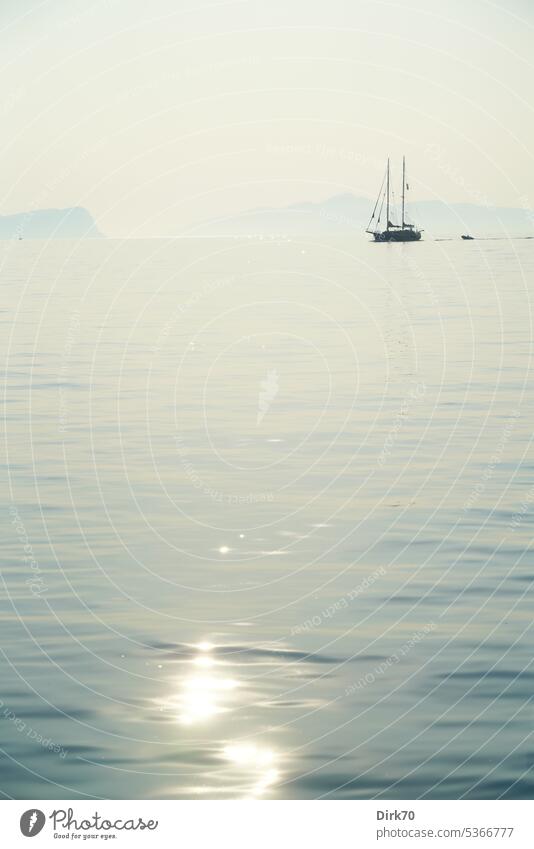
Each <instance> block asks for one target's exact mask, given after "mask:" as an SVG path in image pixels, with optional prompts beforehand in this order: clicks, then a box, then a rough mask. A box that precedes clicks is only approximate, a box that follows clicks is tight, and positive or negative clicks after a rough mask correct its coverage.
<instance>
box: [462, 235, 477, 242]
mask: <svg viewBox="0 0 534 849" xmlns="http://www.w3.org/2000/svg"><path fill="white" fill-rule="evenodd" d="M474 238H475V237H474V236H467V235H465V236H462V239H463V240H464V242H472V241H473V239H474Z"/></svg>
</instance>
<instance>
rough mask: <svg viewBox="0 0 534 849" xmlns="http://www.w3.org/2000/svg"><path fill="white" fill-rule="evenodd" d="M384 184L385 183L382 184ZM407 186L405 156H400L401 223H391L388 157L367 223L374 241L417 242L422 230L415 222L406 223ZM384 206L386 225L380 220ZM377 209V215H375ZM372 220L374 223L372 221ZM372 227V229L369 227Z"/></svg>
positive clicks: (367, 231) (368, 231)
mask: <svg viewBox="0 0 534 849" xmlns="http://www.w3.org/2000/svg"><path fill="white" fill-rule="evenodd" d="M384 184H385V185H384ZM407 189H409V186H408V184H407V182H406V157H405V156H403V157H402V223H401V224H393V223H392V221H391V194H392V192H391V179H390V167H389V159H388V164H387V168H386V173H385V175H384V179H383V180H382V185H381V186H380V192H379V193H378V197H377V199H376V203H375V208H374V209H373V214H372V215H371V220H370V221H369V224H368V225H367V229H366V231H365V232H366V233H371V234H372V236H373V238H374V240H375V242H418V241H419V239H420V238H421V233H422V230H418V229H417V228H416V226H415V224H408V222H407V221H406V220H405V217H406V190H407ZM384 204H385V206H386V227H385V229H384V226H383V224H382V223H381V222H382V213H383V211H384ZM377 211H378V217H376V216H377ZM373 222H374V223H373ZM371 228H372V229H371Z"/></svg>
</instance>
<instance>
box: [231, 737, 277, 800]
mask: <svg viewBox="0 0 534 849" xmlns="http://www.w3.org/2000/svg"><path fill="white" fill-rule="evenodd" d="M223 755H224V757H225V758H226V760H228V761H230V762H231V763H232V764H234V765H235V766H236V767H237V768H239V770H240V771H242V772H244V773H245V777H246V781H247V784H248V783H249V781H250V783H251V786H250V788H248V789H247V790H246V791H245V798H249V799H254V798H257V797H258V796H261V795H262V794H263V793H265V792H266V791H267V790H269V789H270V788H271V787H272V786H273V784H276V782H277V781H278V780H279V778H280V772H279V770H278V769H277V768H276V761H277V756H276V754H275V752H274V751H273V750H272V749H268V748H266V747H264V746H257V745H256V744H255V743H237V744H235V745H231V746H226V748H225V749H224V751H223Z"/></svg>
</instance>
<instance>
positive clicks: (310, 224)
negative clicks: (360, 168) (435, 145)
mask: <svg viewBox="0 0 534 849" xmlns="http://www.w3.org/2000/svg"><path fill="white" fill-rule="evenodd" d="M373 205H374V201H372V200H371V199H370V198H364V197H357V196H356V195H352V194H350V193H345V194H338V195H334V196H332V197H330V198H327V199H326V200H324V201H320V202H318V203H295V204H292V205H291V206H286V207H283V208H261V209H251V210H249V211H247V212H243V213H241V214H238V215H234V216H231V217H228V218H218V219H213V220H210V221H207V222H203V223H200V224H198V225H197V226H196V227H194V228H191V229H190V230H189V231H188V232H189V233H192V234H194V235H199V236H204V235H206V236H212V235H221V236H223V235H237V236H239V235H273V234H274V235H281V236H283V235H286V236H306V235H308V236H313V235H333V236H335V235H345V234H349V233H350V234H354V233H355V232H358V231H361V233H362V235H363V231H364V230H365V227H366V225H367V223H368V221H369V218H370V216H371V212H372V210H373ZM410 211H411V212H412V214H413V215H414V217H415V218H416V220H417V222H418V224H420V225H421V227H422V228H423V229H424V230H425V234H424V235H423V238H425V237H426V238H446V237H451V238H459V236H460V235H461V234H462V233H472V234H473V235H474V236H476V237H478V238H484V237H486V238H491V237H503V236H518V237H523V238H525V237H527V236H531V237H534V211H533V210H531V209H523V208H512V207H497V206H482V205H478V204H474V203H453V204H447V203H444V202H443V201H435V200H426V201H419V202H418V203H414V204H410V207H409V209H408V213H409V212H410ZM395 214H396V210H395V208H394V209H393V217H394V216H395ZM408 218H409V215H408Z"/></svg>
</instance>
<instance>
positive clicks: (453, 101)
mask: <svg viewBox="0 0 534 849" xmlns="http://www.w3.org/2000/svg"><path fill="white" fill-rule="evenodd" d="M533 43H534V3H532V0H506V2H504V0H500V2H489V0H447V2H443V0H389V2H383V0H268V2H267V0H229V2H225V1H224V0H222V1H221V0H215V2H211V0H151V2H146V0H143V2H141V0H93V2H91V3H90V4H88V3H87V0H2V2H1V4H0V64H1V65H2V66H3V73H2V74H1V76H0V79H1V80H2V83H1V92H0V126H1V132H0V148H1V156H2V168H0V198H1V200H0V214H3V215H7V214H11V213H15V212H21V211H25V210H28V209H34V208H50V207H69V206H84V207H86V208H87V209H88V210H89V211H90V212H91V213H92V215H93V216H94V218H95V219H96V221H97V224H98V226H99V228H100V229H101V230H102V231H103V232H104V233H106V235H109V236H114V237H158V236H171V235H178V234H181V233H184V232H194V227H195V225H196V224H198V223H200V222H203V221H206V220H212V219H218V218H221V219H224V218H225V217H226V216H231V215H234V214H236V213H238V212H240V211H242V210H246V209H251V208H257V207H264V206H286V205H288V204H291V203H297V202H301V201H320V200H323V199H325V198H327V197H330V196H331V195H334V194H339V193H343V192H352V193H354V194H356V195H364V196H368V197H370V198H373V201H374V198H375V196H376V195H377V193H378V188H379V185H380V182H381V179H382V174H383V170H384V164H385V160H386V157H387V156H388V155H389V156H391V158H392V163H393V165H394V167H396V168H397V173H398V167H399V163H400V159H401V157H402V154H403V153H405V154H406V156H407V160H408V173H409V182H410V190H411V194H412V198H413V199H414V200H419V199H440V200H444V201H446V202H450V203H453V202H473V203H490V204H496V205H500V206H525V207H528V208H534V153H533V146H532V139H533V138H534V109H533V106H532V87H533V83H534V76H533V73H532V58H531V57H532V54H533V51H532V45H533Z"/></svg>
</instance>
